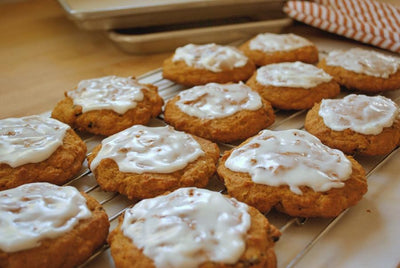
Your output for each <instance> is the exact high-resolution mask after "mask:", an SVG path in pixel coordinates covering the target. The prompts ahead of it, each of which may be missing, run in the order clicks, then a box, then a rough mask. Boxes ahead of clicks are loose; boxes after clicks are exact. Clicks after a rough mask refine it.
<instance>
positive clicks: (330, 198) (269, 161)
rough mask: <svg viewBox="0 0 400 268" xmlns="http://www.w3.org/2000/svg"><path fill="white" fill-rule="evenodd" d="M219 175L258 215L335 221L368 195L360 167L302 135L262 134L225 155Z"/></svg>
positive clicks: (363, 174)
mask: <svg viewBox="0 0 400 268" xmlns="http://www.w3.org/2000/svg"><path fill="white" fill-rule="evenodd" d="M218 174H219V176H220V177H221V178H222V180H223V181H224V183H225V185H226V188H227V190H228V193H229V195H231V196H232V197H235V198H236V199H237V200H239V201H242V202H245V203H247V204H248V205H251V206H254V207H255V208H257V209H258V210H260V211H261V212H264V213H266V212H268V211H269V210H270V209H271V208H273V207H274V208H276V209H277V210H279V211H282V212H284V213H286V214H289V215H291V216H298V217H335V216H337V215H339V214H340V213H341V212H342V211H343V210H345V209H346V208H348V207H350V206H353V205H355V204H356V203H357V202H358V201H359V200H360V199H361V198H362V196H363V195H364V194H365V193H366V192H367V181H366V177H365V172H364V170H363V168H362V167H361V165H360V164H359V163H358V162H357V161H355V160H354V159H353V158H352V157H350V156H345V155H344V154H343V153H342V152H341V151H339V150H335V149H331V148H329V147H327V146H325V145H323V144H322V143H321V142H320V140H318V138H316V137H314V136H312V135H311V134H309V133H307V132H305V131H301V130H285V131H270V130H263V131H261V132H260V133H259V134H258V135H257V136H255V137H253V138H250V139H248V140H247V141H246V142H244V143H243V144H241V145H240V146H239V147H237V148H235V149H233V150H231V151H227V152H225V153H224V155H223V157H222V159H221V160H220V162H219V165H218Z"/></svg>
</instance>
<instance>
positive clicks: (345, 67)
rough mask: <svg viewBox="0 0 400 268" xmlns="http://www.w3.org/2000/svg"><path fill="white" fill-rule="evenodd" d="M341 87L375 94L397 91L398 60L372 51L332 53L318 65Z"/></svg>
mask: <svg viewBox="0 0 400 268" xmlns="http://www.w3.org/2000/svg"><path fill="white" fill-rule="evenodd" d="M318 67H320V68H322V69H324V70H325V72H327V73H329V74H330V75H332V76H333V77H334V78H335V80H336V81H337V82H338V83H339V84H340V85H342V86H345V87H346V88H348V89H351V90H358V91H363V92H370V93H377V92H381V91H388V90H396V89H400V58H399V57H393V56H388V55H385V54H382V53H379V52H375V51H372V50H366V49H361V48H352V49H349V50H347V51H339V50H338V51H332V52H330V53H329V55H328V56H327V57H326V58H324V59H322V60H321V61H320V62H319V63H318Z"/></svg>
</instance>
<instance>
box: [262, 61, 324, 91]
mask: <svg viewBox="0 0 400 268" xmlns="http://www.w3.org/2000/svg"><path fill="white" fill-rule="evenodd" d="M256 80H257V82H258V83H260V84H263V85H272V86H276V87H301V88H313V87H316V86H318V85H319V84H322V83H327V82H330V81H331V80H332V76H330V75H329V74H327V73H326V72H324V71H323V70H322V69H319V68H317V67H315V66H314V65H311V64H307V63H303V62H300V61H296V62H283V63H276V64H268V65H265V66H263V67H261V68H259V69H258V70H257V76H256Z"/></svg>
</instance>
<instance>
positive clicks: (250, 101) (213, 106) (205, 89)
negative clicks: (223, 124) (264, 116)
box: [176, 83, 262, 119]
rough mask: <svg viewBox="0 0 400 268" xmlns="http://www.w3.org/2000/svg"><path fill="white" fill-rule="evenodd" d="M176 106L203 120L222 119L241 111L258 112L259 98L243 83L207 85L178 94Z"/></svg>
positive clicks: (260, 104) (260, 105)
mask: <svg viewBox="0 0 400 268" xmlns="http://www.w3.org/2000/svg"><path fill="white" fill-rule="evenodd" d="M179 97H180V99H179V100H178V101H177V102H176V105H177V106H178V107H179V109H181V110H182V111H183V112H184V113H186V114H188V115H191V116H194V117H198V118H203V119H214V118H222V117H227V116H230V115H233V114H234V113H236V112H238V111H241V110H253V111H254V110H258V109H260V108H261V107H262V102H261V97H260V95H258V93H257V92H255V91H252V90H251V88H250V87H248V86H246V85H245V84H243V83H240V84H224V85H222V84H217V83H209V84H207V85H204V86H196V87H193V88H191V89H188V90H185V91H182V92H181V93H179Z"/></svg>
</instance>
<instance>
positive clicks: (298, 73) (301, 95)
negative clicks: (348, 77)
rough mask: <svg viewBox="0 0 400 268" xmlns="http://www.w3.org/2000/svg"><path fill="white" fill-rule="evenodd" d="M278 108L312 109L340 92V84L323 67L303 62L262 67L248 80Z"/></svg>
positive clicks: (252, 86)
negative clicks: (317, 103)
mask: <svg viewBox="0 0 400 268" xmlns="http://www.w3.org/2000/svg"><path fill="white" fill-rule="evenodd" d="M246 84H247V85H248V86H250V87H251V88H252V89H253V90H255V91H257V92H258V93H259V94H260V95H261V97H262V98H263V99H265V100H267V101H269V102H270V103H271V105H272V106H273V107H275V108H279V109H283V110H292V109H293V110H301V109H309V108H311V107H312V106H313V105H314V104H315V103H316V102H319V101H321V100H322V99H325V98H333V97H335V96H337V95H338V94H339V93H340V86H339V84H338V83H337V82H336V81H335V80H334V79H333V78H332V76H330V75H329V74H327V73H326V72H324V71H323V70H322V69H319V68H317V67H315V66H314V65H311V64H307V63H303V62H299V61H298V62H283V63H275V64H269V65H265V66H263V67H260V68H259V69H258V70H257V71H256V72H255V73H254V74H253V76H252V77H251V78H250V79H249V80H248V81H247V83H246Z"/></svg>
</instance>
